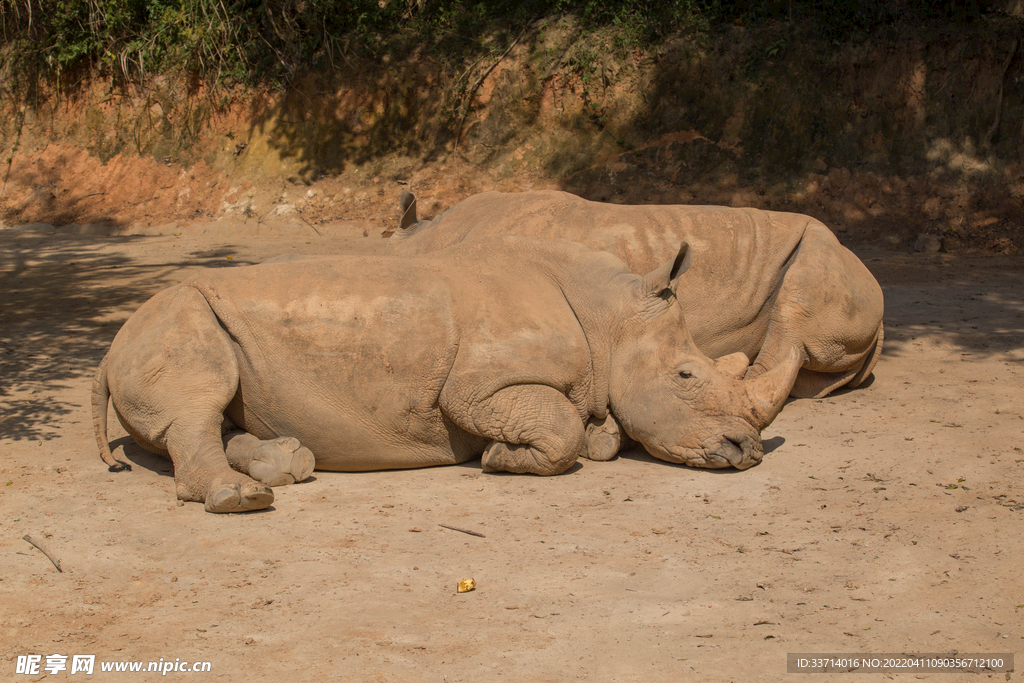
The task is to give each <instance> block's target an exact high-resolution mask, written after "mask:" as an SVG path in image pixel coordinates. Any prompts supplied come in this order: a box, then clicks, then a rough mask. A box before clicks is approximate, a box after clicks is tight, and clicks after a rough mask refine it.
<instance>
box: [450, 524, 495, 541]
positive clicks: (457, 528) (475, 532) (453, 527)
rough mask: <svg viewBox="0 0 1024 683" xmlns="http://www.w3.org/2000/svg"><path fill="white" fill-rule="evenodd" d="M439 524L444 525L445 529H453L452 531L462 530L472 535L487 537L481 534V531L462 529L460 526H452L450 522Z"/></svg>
mask: <svg viewBox="0 0 1024 683" xmlns="http://www.w3.org/2000/svg"><path fill="white" fill-rule="evenodd" d="M438 526H443V527H444V528H445V529H451V530H452V531H461V532H462V533H464V534H469V535H470V536H479V537H480V538H487V537H486V536H484V535H483V534H481V533H480V532H479V531H470V530H469V529H460V528H459V527H457V526H451V525H450V524H438Z"/></svg>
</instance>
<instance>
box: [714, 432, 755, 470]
mask: <svg viewBox="0 0 1024 683" xmlns="http://www.w3.org/2000/svg"><path fill="white" fill-rule="evenodd" d="M722 446H723V449H722V450H723V451H726V452H727V453H728V455H726V453H723V455H725V457H726V458H727V459H728V460H729V462H730V463H731V464H732V466H733V467H736V468H738V469H746V468H748V467H751V466H752V465H756V464H757V463H759V462H761V452H760V449H759V448H757V447H756V445H755V440H754V439H751V438H750V437H749V436H735V435H730V434H723V435H722Z"/></svg>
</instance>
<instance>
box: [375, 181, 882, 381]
mask: <svg viewBox="0 0 1024 683" xmlns="http://www.w3.org/2000/svg"><path fill="white" fill-rule="evenodd" d="M401 206H402V210H403V215H402V220H401V224H400V226H399V229H398V230H397V231H396V232H395V234H394V235H392V237H391V240H390V241H389V242H388V252H389V253H393V254H423V253H427V252H430V251H434V250H437V249H441V248H444V247H446V246H448V245H451V244H454V243H457V242H461V241H465V240H474V239H478V238H482V237H487V236H491V235H500V234H516V235H530V236H533V237H546V238H551V237H560V238H563V239H569V240H573V241H576V242H581V243H583V244H587V245H589V246H591V247H595V248H597V249H602V250H604V251H608V252H611V253H612V254H615V255H616V256H618V257H619V258H620V259H622V260H623V261H625V262H626V264H627V265H629V268H630V270H632V271H633V272H635V273H645V272H647V271H648V270H650V269H651V268H652V267H653V266H654V264H656V263H660V262H662V261H664V260H666V259H668V258H671V256H672V254H674V253H675V251H676V250H677V249H678V245H679V242H680V241H686V242H688V243H689V244H690V247H691V248H692V249H693V251H694V252H695V254H696V257H695V259H694V266H693V268H691V269H690V270H689V272H687V274H686V276H685V277H684V278H683V280H682V281H681V282H680V286H679V288H678V290H677V292H676V296H677V297H678V299H679V302H680V304H681V305H682V307H683V313H684V315H685V316H686V324H687V326H688V328H689V330H690V334H692V335H693V340H694V342H695V343H696V344H697V346H698V348H700V349H701V350H702V351H704V352H705V353H707V354H708V355H709V356H712V357H718V356H722V355H724V354H733V353H743V354H745V355H746V356H747V357H748V358H751V359H753V364H752V365H751V366H750V368H749V370H747V373H746V376H747V377H748V378H749V377H756V376H758V375H760V374H761V373H763V372H765V371H766V370H768V369H770V368H772V367H774V366H775V365H777V364H778V363H780V362H782V361H783V360H784V359H786V358H787V357H788V355H789V353H790V351H791V350H793V349H795V350H796V351H797V353H798V354H799V355H800V361H801V365H802V369H801V371H800V374H799V376H798V377H797V381H796V383H795V384H794V386H793V396H795V397H804V398H807V397H815V398H820V397H823V396H825V395H827V394H828V393H830V392H831V391H834V390H835V389H838V388H839V387H842V386H850V387H856V386H857V385H859V384H860V383H861V382H863V381H864V379H865V378H866V377H867V376H868V375H869V374H870V373H871V371H872V369H873V368H874V366H875V363H876V362H877V361H878V357H879V355H880V354H881V351H882V337H883V334H882V309H883V302H882V290H881V288H879V286H878V283H877V282H876V281H875V278H874V277H873V276H872V275H871V273H870V272H869V271H868V269H867V268H866V267H865V266H864V264H863V263H861V261H860V260H859V259H858V258H857V257H856V256H854V255H853V253H851V252H850V251H849V250H848V249H846V248H845V247H843V246H842V245H841V244H839V241H838V240H837V239H836V238H835V235H833V234H832V232H831V231H830V230H829V229H828V228H827V227H825V226H824V225H823V224H821V223H820V222H818V221H817V220H815V219H813V218H811V217H809V216H803V215H800V214H794V213H781V212H776V211H762V210H759V209H733V208H727V207H720V206H623V205H615V204H602V203H599V202H591V201H587V200H585V199H581V198H579V197H576V196H575V195H571V194H568V193H566V192H553V191H544V192H522V193H512V194H504V193H500V192H485V193H483V194H479V195H476V196H473V197H470V198H469V199H466V200H465V201H463V202H460V203H458V204H456V205H455V206H453V207H452V208H451V209H449V210H448V211H447V212H445V213H444V214H442V215H441V216H439V217H438V218H437V219H436V220H433V221H418V220H417V217H416V200H415V197H414V196H413V195H412V194H410V193H408V192H403V194H402V200H401Z"/></svg>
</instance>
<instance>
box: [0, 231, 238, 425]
mask: <svg viewBox="0 0 1024 683" xmlns="http://www.w3.org/2000/svg"><path fill="white" fill-rule="evenodd" d="M144 239H148V238H142V237H130V236H114V237H101V236H89V235H74V234H61V233H56V232H54V230H53V228H50V227H49V226H46V227H45V228H44V227H38V226H37V227H36V228H32V227H29V228H8V229H3V230H0V291H2V292H3V296H0V320H2V321H3V324H2V326H0V405H2V406H3V417H2V419H0V439H11V440H15V441H22V440H39V441H47V440H51V439H54V438H57V437H58V436H59V432H58V429H57V427H56V424H57V423H58V422H59V421H60V420H61V418H66V417H67V416H68V415H70V414H71V413H72V412H73V411H74V410H76V409H77V408H78V407H79V406H80V405H81V404H82V403H83V402H86V401H88V398H87V397H86V396H75V397H74V398H70V397H68V395H67V393H66V390H67V389H69V388H70V387H72V386H73V385H74V384H75V383H76V381H78V380H80V379H81V378H83V377H90V376H92V375H93V373H95V371H96V367H97V365H98V364H99V361H100V359H101V358H102V357H103V355H104V353H105V352H106V349H107V348H108V347H109V345H110V342H111V341H112V340H113V338H114V335H115V334H117V331H118V330H119V329H120V327H121V325H122V324H123V322H124V321H125V320H126V319H127V318H128V316H129V315H130V313H131V312H132V311H134V310H135V308H137V307H138V306H139V305H141V304H142V303H143V302H144V301H146V299H148V298H149V297H150V296H151V295H152V294H153V293H155V291H156V290H158V289H159V288H160V287H161V286H166V285H169V284H172V283H174V282H176V276H177V275H179V274H180V271H181V268H183V267H185V266H191V265H195V263H194V262H188V263H158V264H154V263H146V262H143V261H142V260H139V259H135V258H131V257H128V256H125V255H124V252H123V250H121V249H119V248H118V247H121V246H128V245H131V244H132V243H134V242H137V241H139V240H144ZM112 246H113V247H114V248H110V247H112ZM200 263H201V264H202V261H201V260H200ZM224 263H225V262H224V260H223V259H218V258H217V257H216V256H212V257H210V259H209V263H208V264H204V265H210V266H219V265H224ZM226 263H228V264H229V265H230V262H226Z"/></svg>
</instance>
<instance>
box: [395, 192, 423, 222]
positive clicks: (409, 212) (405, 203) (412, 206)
mask: <svg viewBox="0 0 1024 683" xmlns="http://www.w3.org/2000/svg"><path fill="white" fill-rule="evenodd" d="M398 208H399V209H400V210H401V212H402V218H401V220H400V221H399V223H398V229H399V230H405V229H406V228H408V227H409V226H410V225H416V223H418V222H419V219H418V218H416V195H414V194H413V193H412V192H409V190H402V196H401V198H400V199H399V200H398Z"/></svg>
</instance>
